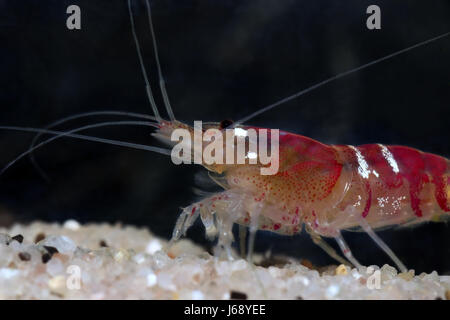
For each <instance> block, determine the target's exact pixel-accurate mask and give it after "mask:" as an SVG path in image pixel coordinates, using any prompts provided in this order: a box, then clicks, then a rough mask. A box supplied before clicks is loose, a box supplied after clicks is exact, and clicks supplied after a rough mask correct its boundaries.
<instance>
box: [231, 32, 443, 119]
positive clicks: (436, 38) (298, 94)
mask: <svg viewBox="0 0 450 320" xmlns="http://www.w3.org/2000/svg"><path fill="white" fill-rule="evenodd" d="M448 35H450V32H447V33H444V34H442V35H440V36H437V37H434V38H431V39H429V40H425V41H422V42H419V43H417V44H415V45H412V46H410V47H408V48H405V49H402V50H399V51H396V52H394V53H391V54H389V55H387V56H384V57H382V58H379V59H376V60H373V61H371V62H369V63H366V64H363V65H362V66H359V67H357V68H354V69H351V70H348V71H345V72H342V73H339V74H337V75H335V76H333V77H331V78H328V79H326V80H323V81H321V82H319V83H317V84H315V85H312V86H311V87H308V88H306V89H303V90H301V91H299V92H297V93H295V94H293V95H291V96H289V97H286V98H284V99H281V100H279V101H277V102H275V103H272V104H271V105H268V106H267V107H264V108H261V109H259V110H258V111H256V112H254V113H252V114H250V115H248V116H246V117H245V118H243V119H241V120H239V121H236V122H235V123H234V124H233V126H232V127H235V126H237V125H239V124H242V123H244V122H246V121H248V120H250V119H252V118H254V117H256V116H258V115H260V114H261V113H264V112H266V111H269V110H270V109H273V108H275V107H276V106H279V105H281V104H283V103H286V102H288V101H291V100H294V99H296V98H298V97H300V96H302V95H304V94H306V93H308V92H311V91H313V90H315V89H317V88H319V87H322V86H324V85H326V84H327V83H330V82H332V81H334V80H337V79H340V78H343V77H345V76H348V75H350V74H352V73H355V72H357V71H360V70H363V69H365V68H368V67H370V66H373V65H374V64H377V63H380V62H382V61H384V60H388V59H390V58H393V57H395V56H398V55H400V54H402V53H405V52H407V51H410V50H412V49H415V48H418V47H421V46H424V45H426V44H428V43H430V42H433V41H436V40H439V39H441V38H444V37H447V36H448Z"/></svg>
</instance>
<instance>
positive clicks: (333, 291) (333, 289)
mask: <svg viewBox="0 0 450 320" xmlns="http://www.w3.org/2000/svg"><path fill="white" fill-rule="evenodd" d="M338 293H339V287H338V286H337V285H331V286H329V287H328V288H327V291H326V292H325V296H326V297H327V298H328V299H331V298H333V297H335V296H336V295H337V294H338Z"/></svg>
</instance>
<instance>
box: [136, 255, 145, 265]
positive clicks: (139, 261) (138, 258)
mask: <svg viewBox="0 0 450 320" xmlns="http://www.w3.org/2000/svg"><path fill="white" fill-rule="evenodd" d="M133 261H134V262H136V263H137V264H142V263H144V262H145V256H144V255H143V254H142V253H138V254H137V255H135V256H133Z"/></svg>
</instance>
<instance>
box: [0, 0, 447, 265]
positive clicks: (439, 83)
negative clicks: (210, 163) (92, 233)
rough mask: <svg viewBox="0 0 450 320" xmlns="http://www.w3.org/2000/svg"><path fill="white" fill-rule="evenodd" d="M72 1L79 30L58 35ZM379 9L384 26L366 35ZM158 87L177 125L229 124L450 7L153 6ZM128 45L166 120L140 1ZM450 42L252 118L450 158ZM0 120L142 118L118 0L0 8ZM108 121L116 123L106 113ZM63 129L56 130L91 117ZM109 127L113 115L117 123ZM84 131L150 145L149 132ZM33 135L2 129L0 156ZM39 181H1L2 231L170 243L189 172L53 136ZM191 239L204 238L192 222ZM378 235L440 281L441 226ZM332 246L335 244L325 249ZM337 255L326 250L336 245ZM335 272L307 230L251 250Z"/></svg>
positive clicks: (262, 240) (368, 56)
mask: <svg viewBox="0 0 450 320" xmlns="http://www.w3.org/2000/svg"><path fill="white" fill-rule="evenodd" d="M71 4H76V5H78V6H80V7H81V15H82V22H81V24H82V29H81V30H77V31H73V30H68V29H67V28H66V19H67V17H68V15H67V14H66V8H67V7H68V6H69V5H71ZM371 4H377V5H379V6H380V7H381V11H382V29H381V30H374V31H371V30H368V29H367V28H366V19H367V17H368V15H367V14H366V8H367V7H368V6H369V5H371ZM151 6H152V11H153V21H154V26H155V31H156V36H157V40H158V45H159V53H160V59H161V63H162V68H163V73H164V75H165V79H166V86H167V90H168V93H169V97H170V99H171V103H172V106H173V109H174V112H175V115H176V117H177V118H178V119H179V120H182V121H186V122H187V123H190V124H192V121H193V120H203V121H220V120H223V119H228V118H231V119H235V120H237V119H240V118H242V117H244V116H246V115H247V114H249V113H251V112H253V111H256V110H258V109H259V108H261V107H264V106H266V105H268V104H270V103H272V102H275V101H276V100H278V99H281V98H284V97H286V96H288V95H290V94H292V93H295V92H296V91H299V90H301V89H303V88H306V87H308V86H310V85H312V84H314V83H317V82H319V81H322V80H324V79H326V78H328V77H330V76H332V75H335V74H337V73H339V72H343V71H346V70H349V69H351V68H354V67H357V66H359V65H361V64H364V63H367V62H369V61H372V60H374V59H377V58H380V57H382V56H384V55H387V54H390V53H392V52H394V51H397V50H400V49H403V48H406V47H408V46H410V45H413V44H415V43H418V42H420V41H423V40H426V39H429V38H432V37H434V36H437V35H440V34H443V33H445V32H448V31H450V2H449V1H447V0H442V1H427V2H425V1H375V2H374V1H361V0H352V1H337V0H335V1H330V0H314V1H311V0H310V1H305V0H296V1H294V0H286V1H285V0H253V1H248V0H247V1H246V0H240V1H215V0H197V1H193V0H186V1H170V0H165V1H162V0H158V1H151ZM133 10H134V12H135V20H136V23H137V27H138V36H139V39H140V41H141V45H142V48H143V52H144V59H145V63H146V66H147V70H148V71H149V78H150V82H151V83H152V85H153V91H154V92H155V98H156V100H157V103H158V105H159V106H160V109H161V110H162V105H163V104H162V99H161V95H160V93H159V91H158V89H159V88H158V86H157V81H158V78H157V73H156V72H155V71H156V65H155V63H154V55H153V51H152V50H153V48H152V46H151V37H150V32H149V29H148V24H147V22H148V21H147V18H146V12H145V6H144V2H143V1H136V0H135V1H133ZM449 50H450V37H447V38H445V39H442V40H439V41H436V42H434V43H431V44H428V45H426V46H424V47H420V48H418V49H415V50H413V51H410V52H408V53H406V54H403V55H401V56H398V57H395V58H393V59H390V60H388V61H385V62H382V63H380V64H378V65H375V66H372V67H370V68H368V69H366V70H363V71H360V72H358V73H356V74H353V75H350V76H348V77H346V78H343V79H340V80H338V81H335V82H333V83H330V84H328V85H326V86H324V87H322V88H320V89H318V90H315V91H313V92H311V93H309V94H307V95H305V96H303V97H301V98H299V99H297V100H294V101H292V102H289V103H287V104H285V105H283V106H279V107H277V108H276V109H273V110H271V111H269V112H267V113H265V114H264V115H261V116H258V117H257V118H255V119H253V120H251V121H250V123H251V124H254V125H259V126H264V127H272V128H281V129H284V130H288V131H292V132H296V133H300V134H303V135H306V136H309V137H312V138H314V139H318V140H320V141H322V142H325V143H337V144H353V145H358V144H364V143H377V142H379V143H385V144H401V145H408V146H412V147H415V148H418V149H421V150H423V151H427V152H433V153H437V154H441V155H443V156H446V157H449V156H450V147H449V144H448V141H449V134H448V132H449V125H450V121H449V119H450V112H449V100H450V99H449V98H450V90H449V89H450V76H449V71H450V60H449ZM0 108H1V111H0V120H1V121H0V122H1V124H2V125H21V126H32V127H43V126H45V125H46V124H48V123H49V122H52V121H55V120H57V119H59V118H61V117H64V116H67V115H71V114H74V113H79V112H86V111H95V110H125V111H132V112H141V113H151V108H150V106H149V104H148V102H147V100H146V94H145V89H144V82H143V78H142V74H141V73H140V69H139V64H138V58H137V55H136V51H135V46H134V42H133V38H132V35H131V30H130V21H129V17H128V9H127V6H126V1H124V0H120V1H119V0H113V1H112V0H108V1H106V0H102V1H92V0H91V1H87V0H86V1H77V0H71V1H63V0H53V1H49V0H39V1H38V0H34V1H32V0H23V1H14V0H0ZM115 119H118V118H117V117H116V118H115ZM103 120H105V117H98V118H90V119H86V120H84V121H81V120H80V121H74V122H71V123H70V124H69V126H68V127H66V128H69V127H73V128H75V127H77V126H81V125H84V124H86V123H93V122H97V121H103ZM118 120H119V119H118ZM87 133H88V134H91V135H95V136H101V137H108V138H113V139H120V140H124V141H133V142H138V143H143V144H149V145H156V144H157V142H156V141H155V140H154V139H152V138H151V136H150V131H149V130H147V129H145V128H142V127H137V128H130V127H116V128H108V129H107V128H101V129H97V130H91V131H90V132H87ZM31 139H32V135H30V134H29V133H17V132H5V131H2V132H1V133H0V161H1V164H6V163H7V162H8V161H10V160H12V159H13V158H14V157H15V156H16V155H17V154H19V153H20V152H22V151H24V150H25V149H26V148H27V147H28V145H29V143H30V141H31ZM36 156H37V159H38V161H39V163H40V164H41V166H42V167H43V168H44V169H45V171H46V173H47V174H48V175H49V176H50V177H51V179H52V180H51V182H46V181H45V180H43V179H42V178H41V177H40V175H39V174H38V173H37V172H36V170H35V169H34V168H33V166H32V165H31V164H30V162H29V161H27V160H22V161H20V162H19V163H17V164H16V165H15V166H14V167H12V168H10V169H9V170H8V171H7V172H6V173H5V174H4V175H3V176H1V177H0V221H1V223H2V224H8V223H11V222H15V221H22V222H27V221H32V220H46V221H64V220H66V219H68V218H75V219H77V220H79V221H81V222H100V221H108V222H116V221H122V222H123V223H125V224H134V225H139V226H145V227H148V228H149V229H150V230H151V231H152V232H154V233H156V234H158V235H160V236H163V237H165V238H169V237H170V234H171V231H172V228H173V225H174V222H175V220H176V217H177V215H178V214H179V212H180V207H182V206H186V205H188V204H190V203H192V202H193V201H195V200H196V195H195V193H194V192H193V187H195V186H196V184H195V174H196V173H198V172H199V171H202V170H201V168H199V167H195V166H175V165H173V164H172V163H171V161H170V159H169V158H167V157H165V156H162V155H159V154H153V153H148V152H144V151H136V150H131V149H123V148H119V147H114V146H109V145H100V144H98V143H91V142H81V141H75V140H71V139H61V140H58V141H55V142H54V143H52V144H51V145H49V146H47V147H44V148H42V149H41V150H39V151H38V152H36ZM188 236H189V237H190V238H192V239H194V240H195V241H196V242H199V243H204V244H205V245H207V246H210V244H209V243H208V242H207V241H206V240H205V238H204V236H203V228H202V227H201V226H200V224H198V225H196V226H194V227H193V228H192V229H191V231H190V232H189V233H188ZM344 236H345V237H346V238H347V239H348V241H349V244H350V246H351V248H352V250H353V251H354V254H355V255H356V257H357V258H358V259H360V261H361V262H362V263H363V264H377V265H382V264H384V263H390V264H392V262H391V261H389V259H388V258H387V257H386V256H385V255H384V253H382V252H381V250H380V249H378V248H377V247H376V245H375V244H374V243H372V242H371V241H370V239H369V237H368V236H367V235H365V234H363V233H345V234H344ZM380 236H381V237H382V238H383V239H385V241H386V242H387V243H388V244H389V245H390V247H391V248H392V249H393V250H394V252H396V253H397V255H398V256H399V257H400V258H401V259H402V260H403V261H404V263H405V264H406V265H407V266H408V267H410V268H413V269H416V272H422V271H426V272H430V271H432V270H437V271H439V272H441V273H449V272H450V259H449V253H450V247H449V241H448V239H449V227H448V226H447V225H445V224H434V223H430V224H427V225H424V226H420V227H417V228H413V229H405V230H389V231H382V232H380ZM330 243H331V242H330ZM332 244H333V245H334V243H332ZM268 249H271V250H272V252H273V253H277V254H289V255H294V256H298V257H303V258H307V259H310V260H311V261H313V262H314V263H317V264H319V265H323V264H327V263H331V262H333V260H331V259H330V258H329V257H327V255H326V254H325V253H323V252H322V251H321V249H319V248H317V247H315V246H314V245H313V244H312V242H311V241H310V239H309V238H308V237H307V236H305V235H298V236H295V237H282V236H278V235H275V234H271V233H266V232H260V233H259V234H258V237H257V250H259V251H265V250H268Z"/></svg>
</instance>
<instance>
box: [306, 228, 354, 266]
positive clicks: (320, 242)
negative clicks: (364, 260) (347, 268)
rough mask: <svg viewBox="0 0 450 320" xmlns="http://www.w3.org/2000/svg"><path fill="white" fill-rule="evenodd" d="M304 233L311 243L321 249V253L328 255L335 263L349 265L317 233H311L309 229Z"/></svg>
mask: <svg viewBox="0 0 450 320" xmlns="http://www.w3.org/2000/svg"><path fill="white" fill-rule="evenodd" d="M306 231H307V232H308V233H309V235H310V236H311V239H312V241H313V242H314V243H315V244H316V245H318V246H319V247H320V248H322V250H323V251H325V252H326V253H328V255H329V256H330V257H332V258H333V259H335V260H336V261H338V262H340V263H342V264H344V265H349V263H348V261H346V260H345V259H344V258H343V257H341V256H340V255H339V254H338V253H337V252H336V250H334V249H333V247H331V246H330V245H329V244H328V243H327V242H326V241H325V240H323V238H322V237H321V236H320V235H318V234H317V233H315V232H313V231H312V230H310V229H309V228H306Z"/></svg>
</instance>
